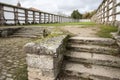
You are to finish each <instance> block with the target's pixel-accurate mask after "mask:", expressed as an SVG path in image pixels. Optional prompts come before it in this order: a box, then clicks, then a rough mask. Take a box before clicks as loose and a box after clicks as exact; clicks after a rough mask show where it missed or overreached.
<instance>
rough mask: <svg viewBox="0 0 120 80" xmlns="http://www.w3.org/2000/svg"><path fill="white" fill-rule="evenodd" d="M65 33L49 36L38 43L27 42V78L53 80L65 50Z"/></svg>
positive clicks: (29, 79) (25, 49) (58, 70)
mask: <svg viewBox="0 0 120 80" xmlns="http://www.w3.org/2000/svg"><path fill="white" fill-rule="evenodd" d="M66 40H67V36H66V35H62V36H58V37H54V38H50V39H48V40H44V41H41V42H40V43H34V42H32V43H27V44H26V45H25V46H24V51H25V52H26V53H27V58H26V60H27V65H28V68H27V69H28V80H55V79H56V78H57V76H58V74H59V72H60V69H61V64H62V61H63V54H64V52H65V50H66V49H65V42H66Z"/></svg>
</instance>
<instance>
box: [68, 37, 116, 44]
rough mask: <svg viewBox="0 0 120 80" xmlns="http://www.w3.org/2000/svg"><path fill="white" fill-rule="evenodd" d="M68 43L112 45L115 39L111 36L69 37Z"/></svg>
mask: <svg viewBox="0 0 120 80" xmlns="http://www.w3.org/2000/svg"><path fill="white" fill-rule="evenodd" d="M69 43H74V44H93V45H104V46H105V45H109V46H111V45H112V46H113V45H115V40H114V39H111V38H91V37H71V38H70V39H69Z"/></svg>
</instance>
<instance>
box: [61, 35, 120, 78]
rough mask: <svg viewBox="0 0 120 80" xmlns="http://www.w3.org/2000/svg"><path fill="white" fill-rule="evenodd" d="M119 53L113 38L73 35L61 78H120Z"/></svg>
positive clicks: (69, 42)
mask: <svg viewBox="0 0 120 80" xmlns="http://www.w3.org/2000/svg"><path fill="white" fill-rule="evenodd" d="M119 53H120V51H119V47H118V46H117V44H116V42H115V40H113V39H109V38H89V37H72V38H70V39H69V40H68V45H67V52H66V54H65V58H64V63H63V67H62V72H61V74H60V80H120V56H119V55H120V54H119Z"/></svg>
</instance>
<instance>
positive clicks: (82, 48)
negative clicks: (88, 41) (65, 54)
mask: <svg viewBox="0 0 120 80" xmlns="http://www.w3.org/2000/svg"><path fill="white" fill-rule="evenodd" d="M67 49H68V50H72V51H77V52H90V53H99V54H109V55H117V54H118V53H119V49H118V48H117V47H116V48H110V47H102V46H97V45H67Z"/></svg>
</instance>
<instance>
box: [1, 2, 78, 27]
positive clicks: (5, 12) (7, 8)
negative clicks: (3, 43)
mask: <svg viewBox="0 0 120 80" xmlns="http://www.w3.org/2000/svg"><path fill="white" fill-rule="evenodd" d="M77 21H78V20H75V19H72V18H70V17H65V16H61V15H56V14H51V13H47V12H43V11H40V10H32V9H28V8H23V7H18V6H13V5H9V4H5V3H0V25H18V24H36V23H58V22H77Z"/></svg>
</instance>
